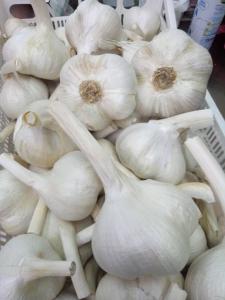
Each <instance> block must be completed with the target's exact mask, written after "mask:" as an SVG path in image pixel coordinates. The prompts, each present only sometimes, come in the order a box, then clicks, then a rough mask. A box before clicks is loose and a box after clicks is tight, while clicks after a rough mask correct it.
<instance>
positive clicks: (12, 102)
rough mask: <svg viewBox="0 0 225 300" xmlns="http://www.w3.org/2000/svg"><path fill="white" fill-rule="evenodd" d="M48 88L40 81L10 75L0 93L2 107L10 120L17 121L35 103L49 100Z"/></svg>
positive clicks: (28, 77)
mask: <svg viewBox="0 0 225 300" xmlns="http://www.w3.org/2000/svg"><path fill="white" fill-rule="evenodd" d="M47 98H48V88H47V86H46V84H45V83H44V82H43V81H41V80H40V79H37V78H34V77H31V76H26V75H20V74H8V75H7V77H6V78H5V82H4V84H3V86H2V89H1V92H0V106H1V109H2V110H3V111H4V113H5V114H6V115H7V117H8V118H10V119H17V118H18V117H19V115H20V114H22V113H23V112H24V110H25V109H26V107H27V106H28V105H29V104H31V103H32V102H34V101H37V100H42V99H47Z"/></svg>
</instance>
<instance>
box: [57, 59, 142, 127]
mask: <svg viewBox="0 0 225 300" xmlns="http://www.w3.org/2000/svg"><path fill="white" fill-rule="evenodd" d="M135 86H136V77H135V73H134V71H133V69H132V67H131V66H130V65H129V64H128V63H127V62H126V61H125V60H124V59H123V58H121V57H120V56H118V55H115V54H103V55H98V56H97V55H87V54H86V55H76V56H74V57H72V58H70V59H69V60H68V61H67V62H66V63H65V65H64V66H63V68H62V71H61V73H60V90H59V95H58V99H59V100H60V101H61V102H64V103H65V104H66V105H67V106H68V107H69V108H70V109H71V110H72V111H73V112H74V114H75V115H76V116H77V117H78V118H79V119H80V120H81V121H82V122H83V123H84V124H85V125H86V126H87V127H88V129H89V130H93V131H97V130H102V129H104V128H106V127H107V126H108V125H110V124H111V122H112V120H122V119H125V118H127V117H129V116H130V115H131V114H132V112H133V111H134V109H135V106H136V101H135V94H136V91H135Z"/></svg>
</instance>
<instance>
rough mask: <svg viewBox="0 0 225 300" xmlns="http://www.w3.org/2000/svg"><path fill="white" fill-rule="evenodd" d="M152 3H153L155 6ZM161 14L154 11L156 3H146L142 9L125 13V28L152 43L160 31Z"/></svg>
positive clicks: (135, 7)
mask: <svg viewBox="0 0 225 300" xmlns="http://www.w3.org/2000/svg"><path fill="white" fill-rule="evenodd" d="M150 2H152V4H153V5H150V7H149V4H151V3H150ZM160 24H161V22H160V14H159V12H158V11H157V10H155V9H154V1H150V0H148V1H146V3H145V4H144V5H143V6H142V7H137V6H134V7H131V8H130V9H127V10H126V12H125V13H124V18H123V27H124V28H125V29H128V30H130V31H131V32H134V33H136V34H138V35H139V36H140V37H141V38H143V39H144V40H145V41H151V40H152V38H153V37H154V36H155V35H156V34H157V33H158V31H159V29H160Z"/></svg>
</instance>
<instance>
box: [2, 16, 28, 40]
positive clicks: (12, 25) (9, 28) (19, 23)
mask: <svg viewBox="0 0 225 300" xmlns="http://www.w3.org/2000/svg"><path fill="white" fill-rule="evenodd" d="M27 26H28V23H27V22H25V21H24V20H22V19H18V18H8V19H7V20H6V22H5V24H4V29H5V33H6V35H7V37H11V36H12V35H14V34H16V33H18V32H19V31H20V30H21V29H22V28H25V27H27Z"/></svg>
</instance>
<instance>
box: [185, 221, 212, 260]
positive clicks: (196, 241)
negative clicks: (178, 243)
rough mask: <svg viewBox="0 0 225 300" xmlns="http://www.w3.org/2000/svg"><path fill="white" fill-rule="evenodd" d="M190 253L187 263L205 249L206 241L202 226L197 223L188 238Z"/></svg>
mask: <svg viewBox="0 0 225 300" xmlns="http://www.w3.org/2000/svg"><path fill="white" fill-rule="evenodd" d="M190 246H191V255H190V257H189V261H188V262H189V263H191V262H192V261H193V260H194V259H195V258H196V257H198V256H199V255H201V254H202V253H204V252H205V251H206V250H207V248H208V247H207V241H206V236H205V233H204V231H203V229H202V227H201V226H200V225H199V226H198V227H197V229H196V230H195V231H194V232H193V234H192V236H191V238H190Z"/></svg>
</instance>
